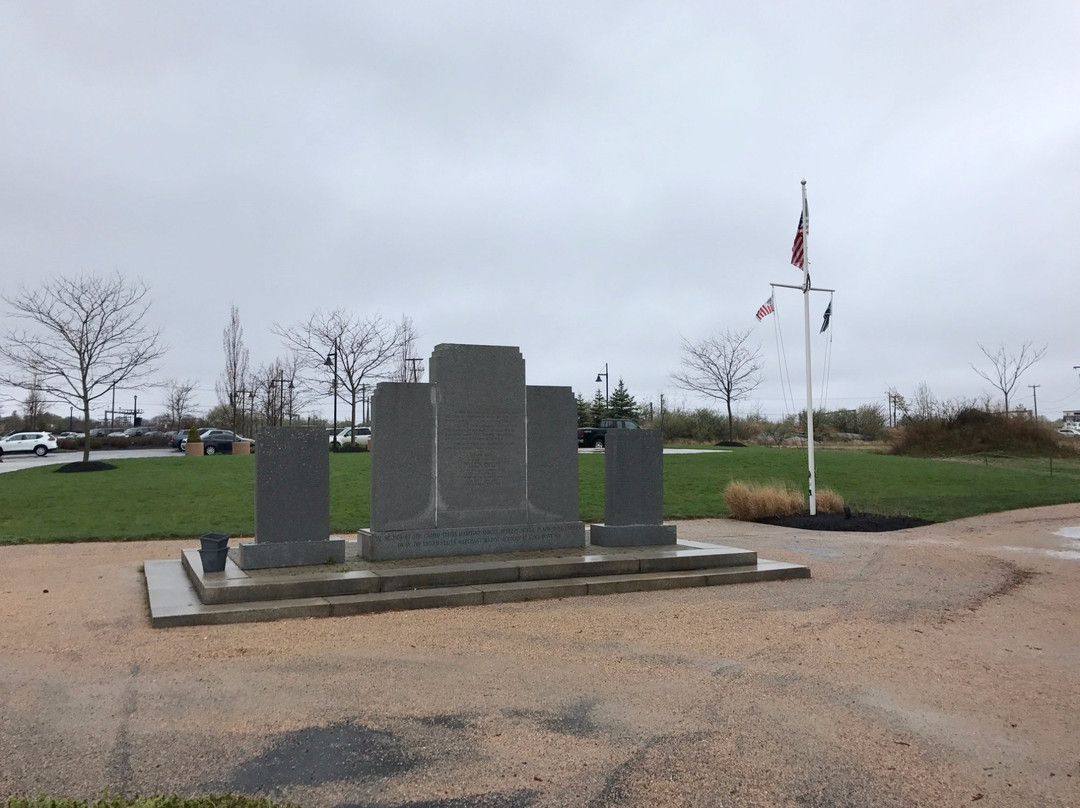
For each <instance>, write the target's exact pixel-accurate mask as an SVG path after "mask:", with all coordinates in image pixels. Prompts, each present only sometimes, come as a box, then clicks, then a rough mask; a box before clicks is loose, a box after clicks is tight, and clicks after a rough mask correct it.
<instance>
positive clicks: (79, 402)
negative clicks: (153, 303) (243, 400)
mask: <svg viewBox="0 0 1080 808" xmlns="http://www.w3.org/2000/svg"><path fill="white" fill-rule="evenodd" d="M148 294H149V287H148V286H146V284H145V283H143V282H142V281H135V282H128V281H127V280H125V279H124V277H123V276H122V275H121V274H120V273H119V272H117V273H114V274H112V275H105V276H99V275H79V276H75V277H61V278H56V279H53V280H50V281H46V282H45V283H43V284H42V285H41V286H40V287H38V288H36V289H28V288H26V287H22V288H20V290H19V292H18V294H17V295H15V296H13V297H8V296H6V295H5V296H4V297H3V300H4V302H5V303H7V304H8V305H9V306H10V307H11V308H12V313H11V316H12V317H13V318H14V319H16V320H23V321H26V322H27V323H28V324H29V327H28V328H20V329H10V330H8V331H7V332H5V333H4V335H3V339H2V341H0V359H3V360H4V367H3V369H2V370H0V384H7V385H11V386H13V387H19V388H22V389H24V390H29V389H31V388H32V387H33V385H34V383H35V382H34V379H35V378H36V379H37V388H38V390H40V391H41V392H42V393H43V394H46V395H48V396H52V397H55V398H56V399H58V400H60V401H63V402H64V403H65V404H68V405H70V406H72V407H78V408H79V409H80V410H82V413H83V424H84V429H85V431H86V436H87V439H86V440H84V441H83V461H84V462H85V461H88V460H89V459H90V441H89V432H90V404H91V402H93V401H95V400H97V399H98V398H101V397H102V396H104V395H106V394H107V393H108V392H109V391H110V390H111V389H112V388H113V387H118V386H121V385H123V384H124V383H125V382H127V383H130V382H133V381H135V380H138V379H141V378H144V377H146V376H148V375H149V374H151V373H153V371H154V362H155V361H156V360H157V359H158V358H160V357H161V356H162V354H164V353H165V350H166V348H165V347H164V346H163V345H162V344H161V332H160V331H158V330H157V329H153V328H151V327H150V326H149V324H148V323H147V321H146V315H147V311H148V309H149V308H150V303H149V301H147V300H146V297H147V295H148Z"/></svg>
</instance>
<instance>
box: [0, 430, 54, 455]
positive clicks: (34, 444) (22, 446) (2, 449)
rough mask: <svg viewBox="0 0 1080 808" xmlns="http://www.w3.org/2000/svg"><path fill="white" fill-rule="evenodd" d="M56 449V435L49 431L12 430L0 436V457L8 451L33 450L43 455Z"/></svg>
mask: <svg viewBox="0 0 1080 808" xmlns="http://www.w3.org/2000/svg"><path fill="white" fill-rule="evenodd" d="M54 449H56V437H55V436H54V435H53V434H52V433H51V432H14V433H12V434H11V435H8V436H7V437H6V438H0V457H2V456H3V455H5V454H7V453H8V452H33V453H34V454H36V455H37V456H38V457H44V456H45V455H47V454H48V453H49V452H51V451H53V450H54Z"/></svg>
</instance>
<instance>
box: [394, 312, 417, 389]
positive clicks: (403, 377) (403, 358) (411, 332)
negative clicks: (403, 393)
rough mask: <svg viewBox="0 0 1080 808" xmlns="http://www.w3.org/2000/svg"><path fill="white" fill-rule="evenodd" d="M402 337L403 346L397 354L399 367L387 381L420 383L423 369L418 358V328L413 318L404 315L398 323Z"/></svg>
mask: <svg viewBox="0 0 1080 808" xmlns="http://www.w3.org/2000/svg"><path fill="white" fill-rule="evenodd" d="M398 329H399V333H400V335H401V345H400V347H399V348H398V352H397V366H396V367H395V368H394V369H393V370H392V371H391V372H390V373H389V374H388V375H387V381H392V382H417V381H420V378H421V375H422V373H423V369H422V368H421V367H420V366H419V365H420V361H419V359H418V357H417V356H416V339H417V337H418V334H417V333H416V327H415V326H414V325H413V321H412V318H411V317H408V316H407V315H402V317H401V322H400V323H398Z"/></svg>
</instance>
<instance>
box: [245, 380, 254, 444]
mask: <svg viewBox="0 0 1080 808" xmlns="http://www.w3.org/2000/svg"><path fill="white" fill-rule="evenodd" d="M247 394H248V396H250V397H251V423H250V426H251V431H252V432H254V431H255V391H254V390H248V391H247ZM252 437H255V436H254V435H252Z"/></svg>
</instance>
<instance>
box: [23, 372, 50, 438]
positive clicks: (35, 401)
mask: <svg viewBox="0 0 1080 808" xmlns="http://www.w3.org/2000/svg"><path fill="white" fill-rule="evenodd" d="M47 404H48V402H47V401H46V400H45V396H43V395H42V394H41V389H40V388H39V387H38V384H37V379H34V383H33V385H32V386H31V387H30V389H29V390H28V391H27V393H26V398H25V399H23V429H40V428H41V421H42V418H43V417H44V415H45V407H46V405H47Z"/></svg>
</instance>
